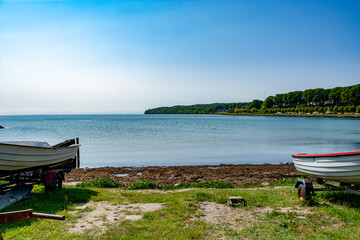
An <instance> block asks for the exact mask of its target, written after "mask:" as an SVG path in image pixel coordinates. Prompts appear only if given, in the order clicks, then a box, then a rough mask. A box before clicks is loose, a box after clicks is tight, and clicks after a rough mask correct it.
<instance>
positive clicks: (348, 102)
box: [145, 84, 360, 114]
mask: <svg viewBox="0 0 360 240" xmlns="http://www.w3.org/2000/svg"><path fill="white" fill-rule="evenodd" d="M359 105H360V84H357V85H354V86H349V87H336V88H333V89H322V88H316V89H307V90H305V91H294V92H288V93H283V94H276V95H275V96H269V97H267V98H266V99H265V101H261V100H257V99H255V100H253V101H252V102H243V103H213V104H197V105H191V106H173V107H160V108H154V109H149V110H146V111H145V114H214V113H229V114H234V113H235V114H239V113H245V112H247V113H252V114H253V113H276V112H282V113H288V112H291V113H293V112H305V113H313V112H314V111H317V112H319V113H325V112H326V110H327V107H342V108H340V109H336V110H333V111H334V112H340V113H342V112H355V111H357V112H360V109H359ZM355 106H358V107H355ZM300 107H305V108H304V109H303V110H300V109H299V108H300ZM344 107H345V108H344ZM269 109H270V110H269ZM275 109H276V110H275ZM330 111H331V110H330Z"/></svg>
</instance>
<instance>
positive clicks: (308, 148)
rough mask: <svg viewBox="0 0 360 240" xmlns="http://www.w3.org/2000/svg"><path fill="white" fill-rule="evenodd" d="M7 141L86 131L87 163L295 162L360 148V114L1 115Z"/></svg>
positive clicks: (51, 139) (55, 139)
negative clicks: (295, 158) (302, 156)
mask: <svg viewBox="0 0 360 240" xmlns="http://www.w3.org/2000/svg"><path fill="white" fill-rule="evenodd" d="M0 125H3V126H5V127H6V128H5V129H2V130H0V141H46V142H48V143H49V144H50V145H55V144H57V143H59V142H62V141H64V140H66V139H70V138H75V137H79V138H80V143H81V148H80V152H81V167H103V166H115V167H116V166H155V165H156V166H172V165H199V164H201V165H202V164H209V165H213V164H243V163H255V164H260V163H273V164H278V163H286V162H292V159H291V154H294V153H327V152H343V151H356V150H360V120H358V119H344V118H305V117H273V116H268V117H267V116H221V115H142V114H138V115H125V114H122V115H36V116H29V115H26V116H0Z"/></svg>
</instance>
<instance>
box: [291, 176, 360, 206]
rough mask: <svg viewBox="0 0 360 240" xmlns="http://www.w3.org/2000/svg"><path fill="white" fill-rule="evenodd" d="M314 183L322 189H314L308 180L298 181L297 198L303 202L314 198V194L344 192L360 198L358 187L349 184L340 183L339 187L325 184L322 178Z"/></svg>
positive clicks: (296, 185)
mask: <svg viewBox="0 0 360 240" xmlns="http://www.w3.org/2000/svg"><path fill="white" fill-rule="evenodd" d="M316 183H318V184H321V185H323V186H324V188H314V187H313V184H312V182H311V181H310V180H308V179H298V180H297V182H296V184H295V188H297V189H298V198H299V199H300V200H301V201H303V200H310V199H311V197H312V196H316V193H315V192H331V191H346V192H349V193H353V194H356V195H359V196H360V185H354V186H351V185H350V184H343V183H340V186H335V185H332V184H328V183H325V182H324V180H323V179H322V178H318V179H317V180H316Z"/></svg>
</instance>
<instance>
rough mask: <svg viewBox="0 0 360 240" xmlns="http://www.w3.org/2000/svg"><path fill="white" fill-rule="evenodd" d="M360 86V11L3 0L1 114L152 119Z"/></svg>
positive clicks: (294, 1)
mask: <svg viewBox="0 0 360 240" xmlns="http://www.w3.org/2000/svg"><path fill="white" fill-rule="evenodd" d="M359 83H360V1H357V0H354V1H348V0H339V1H333V0H323V1H319V0H301V1H300V0H291V1H290V0H283V1H280V0H263V1H258V0H236V1H232V0H226V1H223V0H218V1H212V0H206V1H202V0H192V1H175V0H168V1H165V0H162V1H155V0H153V1H152V0H132V1H127V0H121V1H110V0H109V1H106V0H103V1H96V0H93V1H80V0H78V1H67V0H62V1H57V0H48V1H41V0H0V114H2V115H12V114H14V115H17V114H77V113H84V114H85V113H143V112H144V111H145V110H146V109H149V108H154V107H160V106H173V105H191V104H201V103H228V102H248V101H252V100H253V99H260V100H264V97H267V96H269V95H275V94H278V93H286V92H289V91H297V90H301V91H302V90H305V89H311V88H333V87H337V86H350V85H355V84H359Z"/></svg>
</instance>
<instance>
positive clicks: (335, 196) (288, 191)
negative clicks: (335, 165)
mask: <svg viewBox="0 0 360 240" xmlns="http://www.w3.org/2000/svg"><path fill="white" fill-rule="evenodd" d="M279 184H285V185H286V184H291V181H290V182H286V181H284V182H280V183H279ZM144 185H146V183H145V184H144ZM291 185H292V184H291ZM41 191H42V189H41V188H39V189H37V191H36V192H37V193H35V194H37V196H38V197H37V198H32V199H27V200H23V201H21V202H19V203H18V204H15V205H12V206H10V207H8V208H7V209H4V210H3V211H4V212H6V211H16V210H23V209H29V208H32V209H34V211H35V212H43V213H51V214H60V215H65V216H66V221H65V222H64V221H55V220H48V219H35V218H34V219H31V220H29V221H25V222H19V223H14V224H5V225H0V231H1V232H2V233H3V237H4V239H218V238H227V239H360V235H359V231H360V227H359V226H360V198H359V197H358V196H356V195H353V194H349V193H344V192H323V193H322V192H319V193H317V196H316V197H314V199H313V201H312V202H311V203H310V204H311V205H308V204H304V203H302V202H300V201H299V200H298V198H297V191H296V189H295V188H294V187H293V186H289V187H283V188H259V189H246V188H195V189H190V190H186V191H162V190H161V191H131V190H127V189H122V188H112V189H106V188H96V187H92V188H75V187H64V189H63V190H62V191H59V192H52V193H49V194H44V193H41ZM229 196H241V197H243V198H244V199H245V201H246V203H247V205H246V207H238V208H231V211H232V212H233V213H235V212H236V211H246V212H243V213H244V214H242V215H240V219H238V220H237V223H236V224H230V223H223V224H213V223H208V222H204V221H203V220H202V217H203V216H204V213H206V212H205V211H203V210H202V209H201V208H200V206H201V204H202V203H204V202H215V203H218V204H223V205H226V204H227V201H228V197H229ZM89 201H95V202H97V201H106V202H108V203H109V204H132V203H144V204H145V203H162V206H163V208H162V209H160V210H157V211H154V212H148V213H145V214H144V215H143V218H142V219H140V220H137V221H129V220H126V221H122V220H121V219H120V218H119V220H118V223H117V224H115V225H111V226H108V230H107V231H106V232H104V233H101V232H99V231H96V228H94V229H93V230H90V231H85V232H83V233H69V231H68V229H69V228H70V225H71V223H73V222H76V221H77V220H78V218H79V217H81V214H82V213H85V212H89V211H92V210H93V209H92V208H85V209H83V210H81V211H80V213H79V212H77V211H73V210H74V209H75V207H76V206H77V204H80V203H81V204H82V203H86V202H89ZM284 209H286V210H284ZM230 215H231V214H230ZM230 215H226V217H229V216H230ZM245 215H251V216H252V217H251V218H250V219H242V217H243V216H245ZM224 219H225V217H224ZM104 226H106V225H104ZM239 226H241V227H242V228H237V227H239Z"/></svg>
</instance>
